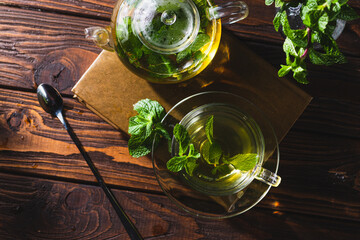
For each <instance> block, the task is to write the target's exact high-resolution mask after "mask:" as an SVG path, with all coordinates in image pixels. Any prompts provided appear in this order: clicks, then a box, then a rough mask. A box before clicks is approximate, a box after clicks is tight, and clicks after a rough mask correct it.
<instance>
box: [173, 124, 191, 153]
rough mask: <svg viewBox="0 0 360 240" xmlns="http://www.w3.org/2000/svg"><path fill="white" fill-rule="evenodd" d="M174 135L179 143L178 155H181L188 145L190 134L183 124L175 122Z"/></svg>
mask: <svg viewBox="0 0 360 240" xmlns="http://www.w3.org/2000/svg"><path fill="white" fill-rule="evenodd" d="M174 137H175V139H176V141H177V143H178V144H179V156H182V155H183V154H184V153H185V152H186V151H187V149H188V147H189V144H190V136H189V134H188V132H187V131H186V129H185V127H184V126H183V125H181V124H176V125H175V127H174Z"/></svg>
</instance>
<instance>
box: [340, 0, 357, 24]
mask: <svg viewBox="0 0 360 240" xmlns="http://www.w3.org/2000/svg"><path fill="white" fill-rule="evenodd" d="M338 18H339V19H342V20H345V21H352V20H356V19H358V18H359V15H358V14H357V13H356V12H355V10H354V9H353V8H352V7H350V6H349V5H347V4H346V5H343V6H342V7H341V10H340V13H339V15H338Z"/></svg>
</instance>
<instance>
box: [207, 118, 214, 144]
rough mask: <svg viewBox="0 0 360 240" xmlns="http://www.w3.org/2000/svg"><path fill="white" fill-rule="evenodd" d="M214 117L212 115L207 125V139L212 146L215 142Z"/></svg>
mask: <svg viewBox="0 0 360 240" xmlns="http://www.w3.org/2000/svg"><path fill="white" fill-rule="evenodd" d="M213 129H214V116H213V115H211V116H210V117H209V118H208V119H207V120H206V124H205V134H206V137H207V139H208V140H209V142H210V144H212V142H213V140H214V130H213Z"/></svg>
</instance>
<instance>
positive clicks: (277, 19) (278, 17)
mask: <svg viewBox="0 0 360 240" xmlns="http://www.w3.org/2000/svg"><path fill="white" fill-rule="evenodd" d="M281 13H282V12H281V11H279V12H277V13H276V15H275V17H274V20H273V24H274V28H275V30H276V31H277V32H278V31H279V28H280V24H281Z"/></svg>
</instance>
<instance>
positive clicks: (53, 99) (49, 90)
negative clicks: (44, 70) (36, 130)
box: [37, 83, 63, 115]
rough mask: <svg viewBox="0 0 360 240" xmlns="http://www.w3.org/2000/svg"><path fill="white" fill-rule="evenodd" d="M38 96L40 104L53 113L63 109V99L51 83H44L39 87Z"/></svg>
mask: <svg viewBox="0 0 360 240" xmlns="http://www.w3.org/2000/svg"><path fill="white" fill-rule="evenodd" d="M37 97H38V100H39V103H40V106H41V107H42V108H43V109H44V110H45V111H46V112H47V113H50V114H52V115H56V113H58V112H59V111H62V109H63V99H62V97H61V95H60V93H59V92H58V90H56V89H55V88H53V87H52V86H51V85H49V84H46V83H42V84H40V85H39V86H38V88H37Z"/></svg>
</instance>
